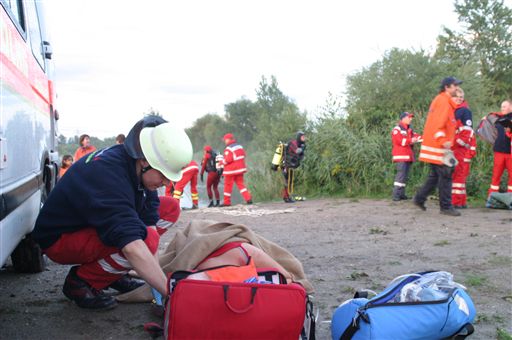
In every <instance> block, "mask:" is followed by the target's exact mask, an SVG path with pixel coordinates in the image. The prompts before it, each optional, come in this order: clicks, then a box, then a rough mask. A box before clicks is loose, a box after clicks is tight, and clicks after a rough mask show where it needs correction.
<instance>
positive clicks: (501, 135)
mask: <svg viewBox="0 0 512 340" xmlns="http://www.w3.org/2000/svg"><path fill="white" fill-rule="evenodd" d="M495 114H496V115H497V116H498V117H499V118H503V117H511V118H512V100H510V99H508V100H505V101H503V103H501V112H496V113H495ZM495 126H496V130H497V132H498V135H497V138H496V141H495V142H494V146H493V151H494V166H493V169H492V180H491V186H490V187H489V191H488V192H487V196H489V195H490V194H491V193H493V192H498V191H499V189H500V181H501V176H502V175H503V172H504V171H505V169H506V170H507V172H508V183H507V192H512V155H511V152H512V150H511V140H510V137H509V136H508V135H507V132H506V130H505V127H504V126H503V125H501V124H495Z"/></svg>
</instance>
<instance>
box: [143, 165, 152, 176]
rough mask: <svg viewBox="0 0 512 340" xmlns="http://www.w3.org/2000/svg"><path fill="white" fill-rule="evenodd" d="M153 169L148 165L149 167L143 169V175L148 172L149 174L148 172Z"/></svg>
mask: <svg viewBox="0 0 512 340" xmlns="http://www.w3.org/2000/svg"><path fill="white" fill-rule="evenodd" d="M151 169H153V168H152V167H151V165H148V166H145V167H143V168H142V169H141V172H142V173H143V174H145V173H146V172H148V171H149V170H151Z"/></svg>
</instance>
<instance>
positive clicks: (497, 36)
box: [436, 0, 512, 104]
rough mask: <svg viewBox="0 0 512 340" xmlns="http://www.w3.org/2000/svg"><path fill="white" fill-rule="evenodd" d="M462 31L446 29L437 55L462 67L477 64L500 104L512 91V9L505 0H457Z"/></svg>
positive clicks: (494, 101) (493, 98)
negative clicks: (506, 4)
mask: <svg viewBox="0 0 512 340" xmlns="http://www.w3.org/2000/svg"><path fill="white" fill-rule="evenodd" d="M455 12H456V13H457V15H458V17H459V22H460V23H461V25H462V27H461V29H460V30H458V31H456V30H452V29H449V28H444V32H443V34H441V35H440V36H439V37H438V48H437V51H436V58H438V59H439V60H443V61H446V62H449V63H455V64H457V65H459V66H462V65H467V64H468V63H473V62H474V63H477V65H478V67H479V73H480V75H481V76H483V77H484V78H486V79H487V80H489V82H490V90H491V93H490V94H491V98H490V103H489V104H496V102H499V101H500V100H502V99H503V98H505V97H508V96H510V94H511V93H512V81H511V79H512V10H511V9H510V8H508V7H506V6H505V5H504V2H503V0H456V1H455Z"/></svg>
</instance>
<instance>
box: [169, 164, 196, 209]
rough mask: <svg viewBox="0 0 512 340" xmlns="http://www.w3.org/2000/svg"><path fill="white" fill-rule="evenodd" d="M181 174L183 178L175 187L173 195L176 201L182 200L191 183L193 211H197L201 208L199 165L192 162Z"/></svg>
mask: <svg viewBox="0 0 512 340" xmlns="http://www.w3.org/2000/svg"><path fill="white" fill-rule="evenodd" d="M181 173H182V177H181V179H180V180H179V181H178V182H177V183H176V184H175V185H174V191H173V193H172V195H173V197H174V198H175V199H177V200H180V199H181V197H182V196H183V191H184V190H185V187H186V186H187V184H188V183H190V193H191V196H192V209H197V208H198V207H199V193H198V192H197V175H198V174H199V165H197V163H196V161H194V160H192V161H190V163H188V164H187V165H186V166H185V167H184V168H183V169H182V170H181ZM169 187H170V185H169ZM169 190H170V189H169Z"/></svg>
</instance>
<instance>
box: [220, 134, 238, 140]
mask: <svg viewBox="0 0 512 340" xmlns="http://www.w3.org/2000/svg"><path fill="white" fill-rule="evenodd" d="M222 139H223V140H226V139H235V136H233V134H232V133H226V134H225V135H224V137H222Z"/></svg>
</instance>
